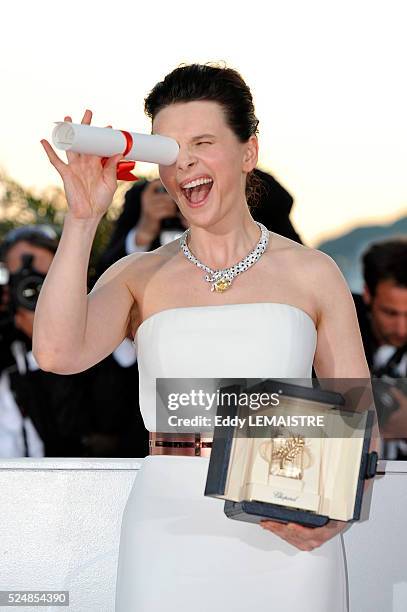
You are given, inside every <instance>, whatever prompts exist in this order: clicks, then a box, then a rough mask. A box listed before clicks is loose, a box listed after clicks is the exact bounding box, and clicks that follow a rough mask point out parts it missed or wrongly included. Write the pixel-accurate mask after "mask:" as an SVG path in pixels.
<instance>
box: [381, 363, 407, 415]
mask: <svg viewBox="0 0 407 612" xmlns="http://www.w3.org/2000/svg"><path fill="white" fill-rule="evenodd" d="M393 388H395V389H398V390H399V391H400V392H401V393H403V395H407V379H406V378H402V377H401V376H400V375H399V374H397V373H396V372H394V371H392V372H391V374H390V373H387V372H386V373H382V374H381V376H380V377H379V378H376V377H373V378H372V390H373V397H374V401H375V405H376V409H377V416H378V420H379V426H385V425H386V423H387V421H388V420H389V418H390V416H391V415H392V414H393V412H395V411H396V410H398V409H399V408H400V404H399V402H398V401H397V399H396V398H395V397H394V395H393V393H392V389H393Z"/></svg>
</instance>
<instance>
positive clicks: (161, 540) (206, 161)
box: [34, 65, 369, 612]
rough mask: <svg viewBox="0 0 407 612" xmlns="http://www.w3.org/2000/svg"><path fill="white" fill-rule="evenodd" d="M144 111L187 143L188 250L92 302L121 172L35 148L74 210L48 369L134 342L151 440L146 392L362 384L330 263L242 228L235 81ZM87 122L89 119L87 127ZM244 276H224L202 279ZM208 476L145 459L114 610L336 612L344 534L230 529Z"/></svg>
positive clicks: (241, 128)
mask: <svg viewBox="0 0 407 612" xmlns="http://www.w3.org/2000/svg"><path fill="white" fill-rule="evenodd" d="M145 108H146V112H147V114H148V115H149V116H150V117H151V119H152V131H153V133H154V134H161V135H164V136H169V137H171V138H174V139H175V140H176V141H177V142H178V144H179V147H180V149H179V155H178V158H177V160H176V162H175V163H174V164H173V165H172V166H168V167H164V166H162V167H160V177H161V181H162V182H163V184H164V186H165V188H166V189H167V191H168V193H169V194H170V195H171V196H172V197H173V199H174V200H175V201H176V202H177V204H178V206H179V209H180V211H181V212H182V214H183V215H184V216H185V218H186V219H187V220H188V222H189V224H190V231H189V233H187V235H186V236H185V238H186V240H185V241H184V242H183V243H182V244H183V248H181V246H182V245H181V244H180V240H176V241H173V242H171V243H169V244H167V245H165V246H162V247H160V248H158V249H156V250H155V251H152V252H150V253H136V254H133V255H130V256H128V257H125V258H124V259H122V260H120V261H119V262H117V263H116V264H114V265H113V266H112V267H111V268H109V269H108V270H107V271H106V272H105V274H104V275H103V276H102V277H101V279H100V280H99V281H98V283H97V284H96V285H95V287H94V289H93V290H92V292H91V293H90V295H89V296H88V297H87V296H86V270H87V265H88V260H89V253H90V249H91V245H92V240H93V237H94V234H95V231H96V228H97V225H98V223H99V221H100V219H101V217H102V215H103V214H104V213H105V211H106V210H107V208H108V207H109V205H110V203H111V201H112V197H113V194H114V191H115V189H116V163H117V162H118V160H119V159H120V156H116V157H112V158H110V159H109V161H108V163H107V164H106V165H105V166H104V168H102V166H101V164H100V159H99V158H98V157H92V156H85V155H78V154H73V153H68V163H67V164H65V163H64V162H62V161H61V160H60V159H59V158H58V157H57V155H56V154H55V152H54V151H53V149H52V148H51V146H50V145H49V143H47V142H46V141H42V144H43V146H44V148H45V151H46V152H47V154H48V157H49V160H50V162H51V163H52V164H53V165H54V166H55V168H56V169H57V170H58V172H59V173H60V175H61V177H62V179H63V181H64V186H65V191H66V195H67V200H68V204H69V212H68V213H67V215H66V219H65V224H64V231H63V234H62V238H61V242H60V246H59V249H58V252H57V254H56V257H55V259H54V262H53V264H52V268H51V270H50V273H49V274H48V277H47V279H46V282H45V284H44V287H43V290H42V293H41V296H40V300H39V303H38V309H37V312H36V318H35V336H34V351H35V356H36V358H37V360H38V362H39V363H40V366H41V367H42V368H44V369H49V370H52V371H57V372H62V373H70V372H79V371H81V370H84V369H86V368H89V367H90V366H91V365H93V364H94V363H96V362H98V361H100V360H101V359H103V358H104V357H105V356H106V355H108V354H109V353H110V352H111V351H112V350H113V349H114V348H115V347H116V346H117V345H118V344H120V342H121V341H122V340H123V338H124V337H125V336H126V335H127V334H128V332H129V331H131V334H132V335H134V334H136V346H137V349H138V361H139V368H140V405H141V411H142V413H143V418H144V421H145V424H146V427H147V429H149V430H150V431H155V426H156V424H155V414H154V409H155V408H154V407H155V396H154V393H155V388H154V383H155V377H163V378H165V377H170V378H180V377H185V378H188V377H195V378H196V377H202V378H205V377H207V378H211V377H215V378H222V377H226V378H228V377H229V378H230V377H237V378H238V377H245V378H246V377H247V378H268V377H294V378H296V377H300V378H301V377H310V376H311V369H312V365H314V367H315V370H316V373H317V375H318V377H326V378H336V377H337V378H347V377H350V378H354V377H357V378H359V377H361V378H365V377H368V376H369V371H368V369H367V364H366V360H365V357H364V352H363V346H362V342H361V338H360V333H359V328H358V324H357V319H356V315H355V309H354V305H353V301H352V297H351V295H350V292H349V290H348V288H347V286H346V283H345V281H344V279H343V276H342V274H341V273H340V271H339V269H338V268H337V266H336V265H335V263H334V262H333V261H332V259H330V258H329V257H328V256H327V255H325V254H323V253H321V252H319V251H316V250H314V249H311V248H307V247H304V246H302V245H299V244H298V243H296V242H293V241H291V240H288V239H286V238H284V237H282V236H280V235H278V234H275V233H271V232H270V233H268V232H267V231H265V230H264V228H263V229H262V228H259V226H258V225H257V224H256V223H255V222H254V221H253V219H252V217H251V215H250V212H249V209H248V206H247V201H246V187H247V183H248V180H249V181H250V175H251V173H252V171H253V169H254V168H255V166H256V163H257V156H258V141H257V135H256V133H257V124H258V121H257V119H256V117H255V114H254V107H253V102H252V97H251V94H250V90H249V88H248V87H247V85H246V84H245V83H244V81H243V80H242V78H241V77H240V75H239V74H238V73H237V72H235V71H233V70H231V69H227V68H217V67H212V66H206V65H205V66H203V65H191V66H184V67H181V68H177V69H176V70H174V71H173V72H172V73H171V74H169V75H167V77H166V78H165V80H164V81H163V82H161V83H158V84H157V85H156V86H155V88H154V89H153V90H152V92H151V93H150V94H149V96H148V97H147V99H146V103H145ZM65 119H66V120H70V118H69V117H67V118H65ZM90 121H91V112H90V111H86V112H85V115H84V117H83V123H87V124H89V123H90ZM256 245H257V247H256ZM255 247H256V249H255ZM254 249H255V253H254V254H252V255H251V256H250V258H249V260H246V259H245V258H246V257H247V255H248V254H249V253H251V252H252V251H253V250H254ZM237 262H243V263H242V264H241V266H240V267H238V269H237V270H236V269H234V271H232V273H231V274H229V275H226V276H225V275H223V278H218V279H217V278H211V277H212V276H213V274H212V272H214V271H217V270H224V269H226V268H229V267H231V266H233V265H234V264H236V263H237ZM253 264H255V265H253ZM203 266H207V269H206V272H207V278H208V279H209V281H210V283H211V285H212V287H211V286H210V284H209V283H208V282H207V280H205V278H204V273H203V271H202V270H203V269H205V268H203ZM209 269H210V271H209V272H208V270H209ZM236 272H238V274H236ZM321 281H323V285H322V282H321ZM211 288H213V289H215V290H213V291H211V290H210V289H211ZM344 330H346V334H344ZM207 465H208V459H207V458H204V457H187V456H171V457H170V456H162V455H161V456H150V457H148V458H147V459H146V460H145V462H144V464H143V468H142V470H141V473H140V474H139V475H138V476H137V479H136V482H135V486H134V489H133V491H132V493H131V495H130V497H129V500H128V503H127V506H126V509H125V513H124V517H123V524H122V537H121V544H120V558H119V570H118V581H117V596H116V597H117V598H116V612H129V611H130V610H132V611H133V610H137V611H138V612H141V611H147V610H148V611H149V612H154V611H156V610H161V609H162V608H165V609H166V610H170V611H174V612H175V610H180V611H184V610H189V609H191V610H206V609H207V608H208V607H209V608H210V609H212V610H216V611H220V610H224V609H228V610H234V611H237V610H238V611H240V610H241V611H243V610H245V611H246V610H247V609H257V610H259V611H263V610H264V611H265V610H276V611H277V610H278V611H280V610H289V611H291V610H301V611H311V610H312V612H326V610H328V609H330V610H331V611H333V612H343V610H345V609H346V597H345V577H344V559H343V556H342V542H341V537H335V536H337V535H339V534H340V532H341V531H342V529H343V528H344V526H345V523H339V522H333V521H332V522H330V523H328V525H327V526H325V527H322V528H318V529H314V530H313V529H308V528H305V527H302V526H299V525H295V524H288V525H283V524H278V523H275V522H272V521H265V522H263V523H262V527H263V529H261V528H259V527H257V526H253V525H251V524H246V523H239V522H237V521H232V520H230V519H227V518H226V517H225V516H224V514H223V512H222V504H221V502H218V501H216V500H212V499H209V498H205V497H204V495H203V491H204V486H205V479H206V470H207Z"/></svg>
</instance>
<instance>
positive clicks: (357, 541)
mask: <svg viewBox="0 0 407 612" xmlns="http://www.w3.org/2000/svg"><path fill="white" fill-rule="evenodd" d="M142 461H143V460H142V459H60V458H58V459H52V458H44V459H30V458H28V459H0V490H1V515H2V517H1V527H0V590H3V591H5V590H7V591H10V590H37V591H39V590H47V591H52V590H55V591H69V593H70V604H69V608H68V607H66V608H64V607H53V606H49V607H41V608H33V607H30V606H27V607H26V608H25V607H19V610H27V611H31V610H34V609H36V610H48V611H49V610H53V611H54V610H61V611H62V610H64V609H65V610H69V612H114V595H115V583H116V568H117V559H118V550H119V536H120V525H121V518H122V513H123V509H124V506H125V503H126V500H127V497H128V495H129V492H130V489H131V487H132V484H133V481H134V478H135V477H136V475H137V471H138V469H139V468H140V465H141V463H142ZM380 470H381V471H382V472H384V471H385V472H386V474H385V475H384V476H383V475H381V476H378V477H377V478H376V480H375V484H374V491H373V499H372V507H371V513H370V519H369V521H365V522H361V523H359V524H355V525H353V526H352V527H351V529H349V530H348V531H347V532H346V533H345V548H346V556H347V562H348V571H349V591H350V602H351V608H350V610H351V612H405V610H406V609H407V604H406V602H407V462H387V465H386V463H385V462H381V464H380ZM220 510H221V508H220ZM164 607H165V606H164ZM129 612H132V611H129Z"/></svg>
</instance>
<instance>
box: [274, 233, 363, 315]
mask: <svg viewBox="0 0 407 612" xmlns="http://www.w3.org/2000/svg"><path fill="white" fill-rule="evenodd" d="M272 240H273V241H272V248H271V251H270V257H271V258H273V257H274V259H275V263H276V264H277V265H278V267H279V268H280V269H282V270H284V274H285V275H286V276H287V275H289V277H290V279H291V280H292V282H293V283H295V285H296V286H297V287H298V288H301V291H302V293H303V295H304V296H305V295H307V296H308V299H309V300H310V303H312V304H313V305H314V309H315V315H316V319H317V321H318V322H319V321H320V320H321V318H322V317H323V315H324V314H325V315H328V313H329V312H330V313H331V314H332V313H333V312H334V310H332V309H335V308H338V307H342V308H344V309H345V310H347V311H348V312H349V311H352V310H353V308H354V305H353V298H352V294H351V292H350V290H349V287H348V285H347V282H346V280H345V277H344V276H343V274H342V271H341V270H340V268H339V266H338V264H337V263H336V262H335V260H334V259H332V257H330V256H329V255H328V254H327V253H324V252H323V251H319V250H318V249H314V248H312V247H308V246H305V245H303V244H299V243H297V242H295V241H294V240H290V239H289V238H285V237H284V236H280V235H279V234H273V236H272Z"/></svg>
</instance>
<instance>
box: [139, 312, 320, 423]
mask: <svg viewBox="0 0 407 612" xmlns="http://www.w3.org/2000/svg"><path fill="white" fill-rule="evenodd" d="M316 342H317V331H316V328H315V325H314V322H313V320H312V318H311V317H310V315H309V314H307V313H306V312H305V311H304V310H302V309H300V308H297V307H296V306H291V305H290V304H283V303H277V302H255V303H248V304H223V305H211V306H189V307H181V308H170V309H167V310H163V311H160V312H157V313H156V314H153V315H151V316H150V317H148V318H147V319H145V320H144V321H143V322H142V323H141V325H140V326H139V328H138V330H137V333H136V336H135V339H134V345H135V348H136V351H137V359H138V365H139V373H140V383H139V384H140V393H139V399H140V409H141V413H142V416H143V419H144V424H145V426H146V428H147V429H148V430H149V431H155V405H156V389H155V382H156V378H213V379H220V378H260V379H264V378H310V377H311V375H312V364H313V360H314V354H315V349H316Z"/></svg>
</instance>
